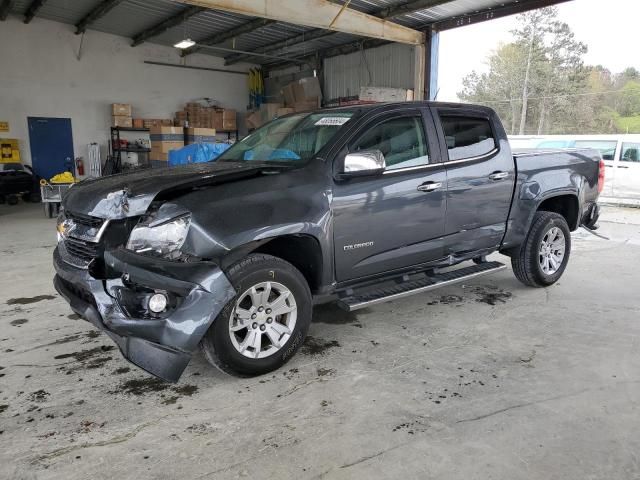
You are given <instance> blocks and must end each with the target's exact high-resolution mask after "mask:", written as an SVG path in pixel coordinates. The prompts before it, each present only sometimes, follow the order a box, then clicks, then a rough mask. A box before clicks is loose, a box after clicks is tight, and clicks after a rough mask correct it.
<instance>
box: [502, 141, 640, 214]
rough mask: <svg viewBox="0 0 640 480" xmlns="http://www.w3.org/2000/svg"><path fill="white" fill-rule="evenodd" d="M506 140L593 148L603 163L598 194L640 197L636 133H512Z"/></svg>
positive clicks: (522, 144) (639, 143) (530, 145)
mask: <svg viewBox="0 0 640 480" xmlns="http://www.w3.org/2000/svg"><path fill="white" fill-rule="evenodd" d="M509 142H510V143H512V144H516V145H518V146H520V147H525V146H526V147H528V148H541V149H543V148H548V149H554V148H585V147H589V148H595V149H597V150H599V151H600V154H601V155H602V159H603V160H604V163H605V165H606V166H607V173H606V176H605V183H604V190H603V192H602V196H603V197H614V198H616V199H622V200H624V199H627V200H635V201H640V135H633V134H629V135H536V136H533V135H526V136H525V135H513V136H509ZM634 203H635V202H634Z"/></svg>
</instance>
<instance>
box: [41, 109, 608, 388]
mask: <svg viewBox="0 0 640 480" xmlns="http://www.w3.org/2000/svg"><path fill="white" fill-rule="evenodd" d="M603 181H604V163H603V162H602V161H601V158H600V155H599V153H598V152H597V151H595V150H590V149H585V150H579V151H578V150H575V151H568V152H554V153H550V154H546V153H541V152H533V153H519V154H516V155H513V154H512V153H511V149H510V147H509V143H508V141H507V137H506V135H505V132H504V129H503V127H502V125H501V124H500V121H499V119H498V117H497V116H496V114H495V113H494V112H493V111H492V110H491V109H489V108H486V107H479V106H471V105H458V104H447V103H429V102H408V103H399V104H384V105H367V106H355V107H349V108H336V109H326V110H320V111H316V112H313V113H298V114H292V115H289V116H285V117H282V118H279V119H276V120H274V121H272V122H270V123H268V124H267V125H265V126H263V127H262V128H260V129H258V130H256V131H255V132H254V133H252V134H251V135H249V136H248V137H246V138H244V139H243V140H242V141H239V142H237V143H236V144H235V145H234V146H233V147H231V148H230V149H229V150H227V151H226V152H225V153H223V154H222V155H221V156H220V157H218V159H217V160H216V162H215V163H208V164H207V163H205V164H194V165H188V166H184V167H176V168H171V169H157V170H151V171H149V170H147V171H144V172H137V173H132V174H128V175H114V176H111V177H106V178H102V179H95V180H88V181H85V182H82V183H81V184H79V185H77V186H76V187H74V188H73V189H71V190H70V191H69V193H68V194H67V195H66V197H65V199H64V201H63V212H62V214H61V215H60V217H59V223H58V238H59V243H58V245H57V247H56V249H55V251H54V254H53V261H54V266H55V269H56V276H55V280H54V281H55V287H56V289H57V290H58V292H59V293H60V294H61V295H62V296H63V297H64V298H65V299H67V301H68V302H69V303H70V305H71V308H72V310H73V311H74V312H76V313H78V314H79V315H81V316H82V317H83V318H84V319H86V320H88V321H90V322H91V323H93V324H94V325H95V326H97V327H98V328H100V329H102V330H104V331H105V332H106V333H107V334H108V335H109V336H110V337H111V338H112V339H113V340H114V341H115V342H116V343H117V344H118V346H119V347H120V350H121V352H122V354H123V355H124V356H125V357H126V358H127V359H129V360H130V361H131V362H133V363H134V364H136V365H138V366H139V367H141V368H143V369H145V370H147V371H148V372H150V373H152V374H154V375H157V376H159V377H161V378H163V379H166V380H169V381H176V380H177V379H178V378H179V377H180V375H181V373H182V371H183V370H184V368H185V367H186V366H187V364H188V362H189V360H190V358H191V356H192V354H193V353H194V352H195V351H196V349H197V348H198V346H200V347H201V349H202V350H203V352H204V354H205V356H206V358H207V359H208V360H209V361H210V362H211V363H212V364H213V365H215V366H217V367H219V368H220V369H222V370H224V371H227V372H231V373H238V374H242V375H258V374H263V373H266V372H269V371H271V370H274V369H276V368H278V367H280V366H281V365H283V364H284V363H285V362H287V361H288V360H289V359H290V358H291V357H292V356H293V355H294V353H295V352H296V351H297V350H298V349H299V348H300V346H301V345H302V343H303V341H304V339H305V336H306V334H307V329H308V328H309V323H310V321H311V316H312V306H313V305H314V304H317V303H322V302H338V304H339V305H340V306H342V307H343V308H345V309H347V310H357V309H359V308H362V307H365V306H370V305H374V304H376V303H379V302H383V301H388V300H394V299H397V298H400V297H404V296H406V295H411V294H417V293H420V292H424V291H427V290H431V289H434V288H438V287H441V286H445V285H449V284H452V283H455V282H459V281H467V280H469V279H470V278H473V277H476V276H479V275H484V274H488V273H492V272H496V271H498V270H501V269H503V268H505V265H503V264H502V263H499V262H497V261H488V260H486V256H487V255H489V254H491V253H494V252H500V253H502V254H504V255H506V256H508V257H510V258H511V263H512V266H513V271H514V273H515V275H516V277H517V278H518V279H519V280H520V281H522V282H523V283H525V284H526V285H530V286H533V287H546V286H549V285H551V284H553V283H555V282H556V281H557V280H558V279H559V278H560V277H561V276H562V274H563V272H564V271H565V268H566V267H567V263H568V261H569V255H570V252H571V231H573V230H575V229H577V228H578V227H579V226H580V225H586V226H587V227H589V228H594V226H595V223H596V221H597V219H598V214H599V209H598V205H597V203H596V201H597V198H598V193H599V191H600V189H601V188H602V185H603ZM467 261H473V262H468V263H464V262H467ZM463 263H464V265H460V264H463ZM454 266H455V267H454Z"/></svg>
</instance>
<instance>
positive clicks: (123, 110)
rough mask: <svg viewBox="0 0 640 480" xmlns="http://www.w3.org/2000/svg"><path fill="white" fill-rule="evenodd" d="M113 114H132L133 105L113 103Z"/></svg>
mask: <svg viewBox="0 0 640 480" xmlns="http://www.w3.org/2000/svg"><path fill="white" fill-rule="evenodd" d="M111 115H113V116H116V115H119V116H124V117H130V116H131V105H129V104H128V103H112V104H111Z"/></svg>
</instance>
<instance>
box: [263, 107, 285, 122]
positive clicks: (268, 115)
mask: <svg viewBox="0 0 640 480" xmlns="http://www.w3.org/2000/svg"><path fill="white" fill-rule="evenodd" d="M282 107H283V105H282V104H281V103H263V104H262V105H260V115H261V119H260V122H261V125H264V124H265V123H267V122H270V121H271V120H273V119H274V118H276V115H277V114H278V109H280V108H282Z"/></svg>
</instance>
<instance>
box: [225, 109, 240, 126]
mask: <svg viewBox="0 0 640 480" xmlns="http://www.w3.org/2000/svg"><path fill="white" fill-rule="evenodd" d="M236 117H237V115H236V111H235V110H230V109H227V108H225V109H224V110H223V112H222V130H237V129H238V125H237V122H236Z"/></svg>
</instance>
